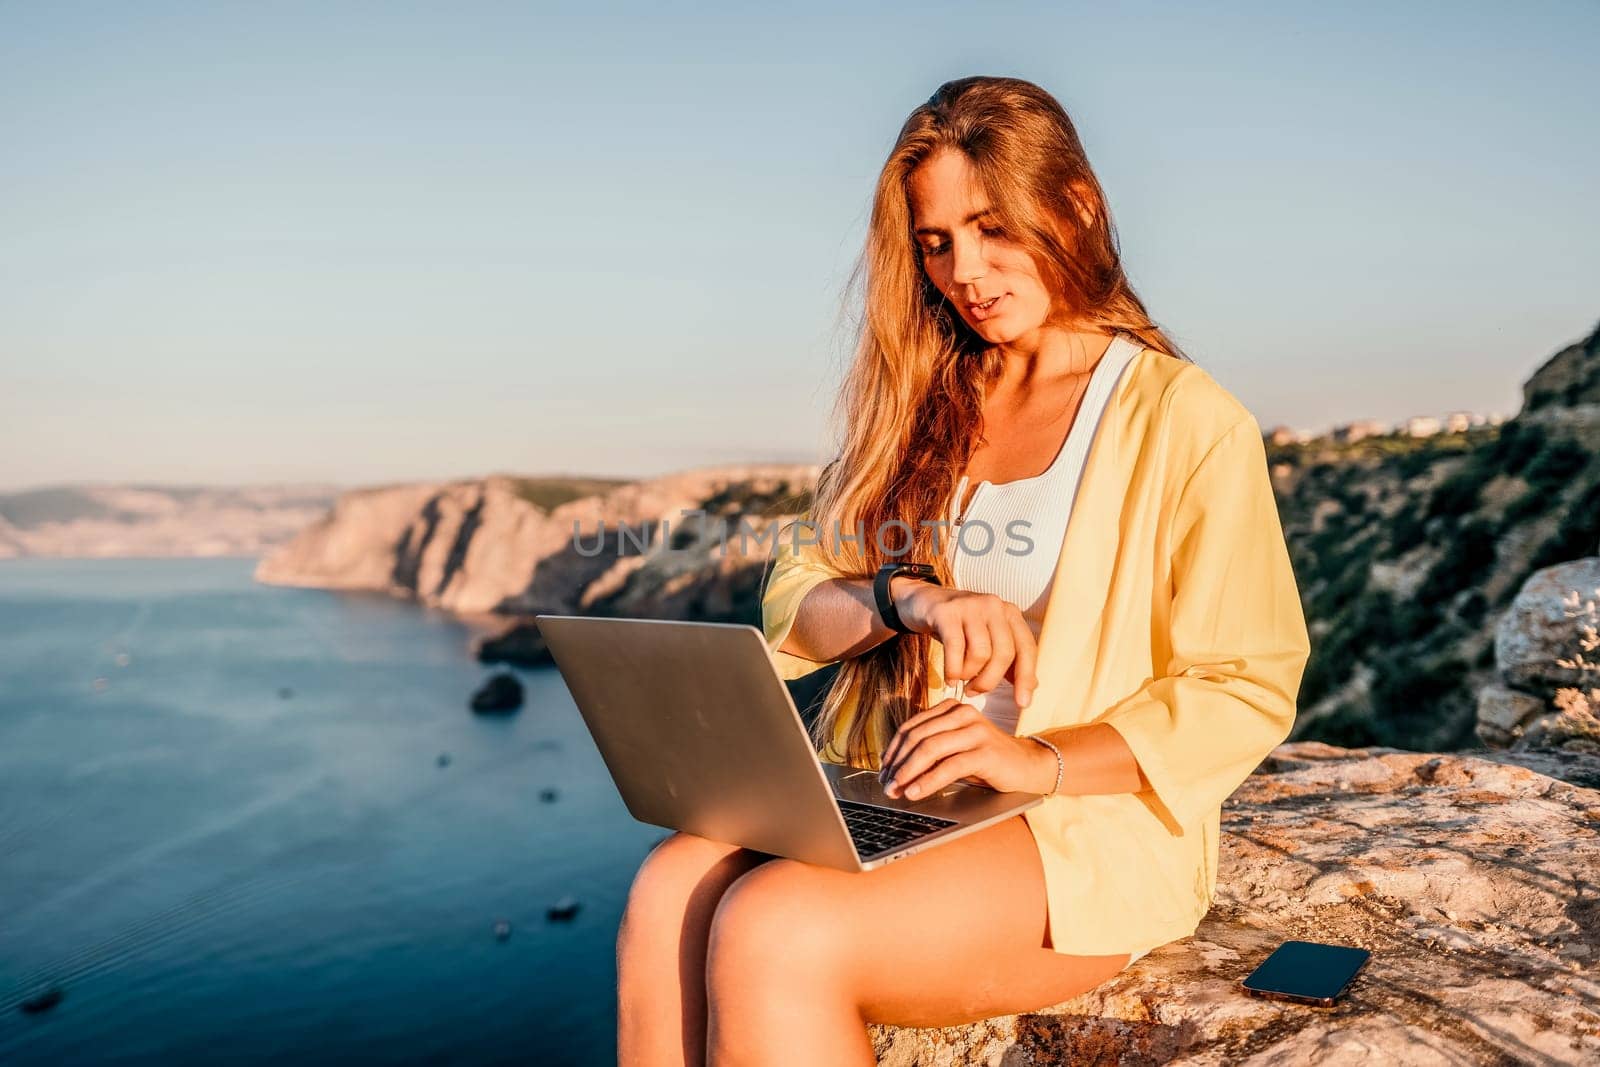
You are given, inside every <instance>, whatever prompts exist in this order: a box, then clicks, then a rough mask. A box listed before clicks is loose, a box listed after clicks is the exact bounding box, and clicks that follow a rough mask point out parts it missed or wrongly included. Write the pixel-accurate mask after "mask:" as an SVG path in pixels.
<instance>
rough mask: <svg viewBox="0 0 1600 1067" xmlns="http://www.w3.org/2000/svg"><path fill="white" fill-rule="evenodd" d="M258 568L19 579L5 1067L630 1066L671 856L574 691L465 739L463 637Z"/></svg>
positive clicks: (6, 887) (0, 578)
mask: <svg viewBox="0 0 1600 1067" xmlns="http://www.w3.org/2000/svg"><path fill="white" fill-rule="evenodd" d="M254 562H255V561H254V560H248V559H223V560H105V561H101V560H68V561H61V560H15V561H4V562H0V1062H3V1063H6V1064H30V1063H61V1062H89V1063H102V1062H116V1063H163V1064H165V1063H172V1062H229V1063H251V1062H265V1061H269V1060H270V1061H279V1060H282V1059H284V1058H285V1057H295V1058H296V1059H300V1060H305V1059H310V1060H314V1061H318V1062H322V1061H330V1062H331V1061H335V1060H337V1061H340V1062H395V1061H404V1062H427V1063H541V1064H543V1063H550V1064H562V1063H608V1062H609V1063H614V1062H615V1055H616V1052H615V1047H616V1046H615V1012H616V1000H615V996H616V994H615V981H616V970H615V967H616V964H615V956H614V949H615V937H616V929H617V923H618V920H619V919H620V917H621V914H622V906H623V902H624V900H625V898H626V894H627V889H628V886H629V884H630V882H631V880H632V877H633V873H634V871H635V870H636V869H637V868H638V865H639V862H640V861H641V860H642V859H643V858H644V855H645V853H646V852H647V851H648V850H649V848H650V846H651V844H653V843H654V842H655V841H656V840H658V839H659V838H660V837H661V836H663V834H664V833H665V831H663V830H661V829H659V828H656V827H652V826H646V825H643V824H641V823H637V822H635V821H634V820H633V819H632V818H631V817H630V816H629V815H628V813H627V810H626V809H625V808H624V807H623V805H622V801H621V799H620V798H619V797H618V796H617V793H616V789H615V787H614V786H613V785H612V783H611V779H610V777H609V776H608V775H607V773H606V770H605V766H604V764H603V763H602V762H601V759H600V757H599V754H598V753H597V752H596V750H595V748H594V745H593V742H592V741H591V739H590V737H589V733H588V731H587V729H586V728H585V727H584V725H583V721H582V719H581V718H580V717H579V715H578V713H577V710H576V709H575V708H574V706H573V704H572V701H571V698H570V697H569V696H568V694H567V690H566V687H565V685H564V684H563V683H562V681H561V678H560V675H559V674H558V673H557V672H556V671H555V670H554V669H549V670H543V671H527V672H522V674H521V678H522V680H523V683H524V685H525V687H526V689H527V694H528V699H527V703H526V704H525V705H524V707H523V708H522V710H521V711H520V712H519V713H518V714H517V715H515V716H513V717H509V718H504V719H485V718H480V717H478V716H474V715H473V714H471V713H470V712H469V711H468V710H467V698H468V697H469V695H470V694H471V692H472V690H473V689H474V688H475V687H476V686H477V685H478V684H479V683H480V682H481V681H482V679H483V678H484V677H486V676H487V674H488V673H489V671H488V669H487V668H485V667H483V666H482V665H480V664H478V663H476V662H475V661H474V660H473V659H472V655H471V649H470V643H471V639H472V637H473V632H472V631H471V630H469V629H468V628H467V627H466V626H464V625H463V624H462V623H460V622H459V621H456V620H454V619H453V618H451V617H450V616H448V615H444V614H442V613H437V612H431V611H426V610H423V609H420V608H417V607H415V606H414V605H409V604H406V603H404V602H402V601H398V600H392V599H389V598H387V597H383V596H376V595H352V594H336V593H328V592H322V591H315V590H292V589H276V588H269V587H264V586H258V585H256V584H255V583H254V582H253V581H252V580H251V577H250V574H251V571H252V569H253V567H254ZM121 657H126V658H125V660H123V659H122V658H121ZM119 663H121V664H122V665H119ZM97 678H98V679H104V681H103V682H102V683H99V685H98V686H97V683H96V679H97ZM281 687H287V688H288V689H290V690H292V695H290V696H288V697H287V698H285V697H283V696H281V695H280V692H279V690H280V688H281ZM442 753H448V754H449V757H450V761H449V763H448V765H447V766H443V767H441V766H439V765H438V760H439V756H440V755H441V754H442ZM545 787H553V788H555V789H556V790H558V792H559V795H558V799H557V800H556V801H555V802H553V803H544V802H541V801H540V799H539V791H540V790H541V789H543V788H545ZM568 894H570V895H572V896H574V897H576V898H577V899H578V900H579V901H580V902H581V905H582V906H581V909H580V910H579V912H578V914H577V916H576V917H575V918H574V919H573V920H571V921H570V922H566V923H560V922H547V921H546V919H545V908H546V907H547V906H548V905H550V904H552V903H554V902H555V901H556V900H558V899H560V898H561V897H563V896H565V895H568ZM501 919H505V920H509V921H510V923H511V924H512V933H511V936H510V937H509V939H507V940H505V941H500V940H497V939H496V937H495V935H494V924H495V923H496V921H497V920H501ZM53 984H54V985H59V986H60V987H61V988H62V989H63V990H64V991H65V993H66V997H65V999H64V1000H63V1001H62V1002H61V1003H60V1004H59V1005H58V1006H57V1007H55V1008H54V1009H53V1010H51V1011H49V1012H46V1013H44V1014H41V1015H25V1014H23V1013H22V1012H21V1011H20V1009H19V1005H20V1002H21V1001H22V1000H23V999H25V998H27V997H28V996H31V995H33V994H35V993H37V992H38V991H39V990H41V989H43V988H47V987H48V986H50V985H53Z"/></svg>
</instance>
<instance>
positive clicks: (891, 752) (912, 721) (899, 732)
mask: <svg viewBox="0 0 1600 1067" xmlns="http://www.w3.org/2000/svg"><path fill="white" fill-rule="evenodd" d="M959 703H960V701H958V700H957V699H956V698H955V697H945V698H944V699H943V700H941V701H939V702H938V703H937V704H929V705H928V706H927V707H926V708H923V709H922V710H921V711H919V712H917V713H916V714H915V715H913V716H911V718H909V719H907V720H906V721H905V722H903V723H901V724H900V725H899V727H897V728H896V729H895V732H894V736H893V737H891V738H889V743H888V744H887V745H885V746H884V747H883V755H882V756H881V757H880V758H879V761H878V766H879V768H880V769H882V768H884V767H887V766H888V765H889V761H890V760H891V759H893V758H895V757H896V756H898V755H899V754H900V752H901V750H902V749H903V748H904V747H905V736H906V731H907V730H911V729H914V728H916V727H918V726H920V725H922V724H923V723H925V722H927V721H928V720H929V719H933V718H937V717H938V716H940V715H943V714H944V713H945V712H947V711H949V710H950V709H951V708H953V707H955V706H956V705H957V704H959Z"/></svg>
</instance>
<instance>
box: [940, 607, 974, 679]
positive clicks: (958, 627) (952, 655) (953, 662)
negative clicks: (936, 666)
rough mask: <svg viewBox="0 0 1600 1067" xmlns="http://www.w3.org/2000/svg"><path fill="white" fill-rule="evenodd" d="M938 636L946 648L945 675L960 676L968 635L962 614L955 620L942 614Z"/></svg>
mask: <svg viewBox="0 0 1600 1067" xmlns="http://www.w3.org/2000/svg"><path fill="white" fill-rule="evenodd" d="M938 637H939V645H940V647H942V648H943V649H944V676H945V677H946V678H949V677H951V676H952V675H956V676H957V677H959V673H958V672H959V671H960V670H961V665H962V663H963V661H964V660H965V658H966V654H967V636H966V633H965V632H964V630H963V628H962V624H961V618H960V616H959V615H957V616H956V617H955V618H954V620H953V621H952V620H951V619H950V617H949V616H941V617H940V621H939V634H938Z"/></svg>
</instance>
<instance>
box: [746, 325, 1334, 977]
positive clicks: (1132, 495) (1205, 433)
mask: <svg viewBox="0 0 1600 1067" xmlns="http://www.w3.org/2000/svg"><path fill="white" fill-rule="evenodd" d="M813 536H814V535H813ZM838 577H845V575H842V574H840V573H839V572H837V571H834V570H833V569H832V568H831V567H830V566H829V565H828V564H827V563H826V562H825V560H824V559H823V557H822V555H821V553H820V550H819V549H818V548H817V547H816V546H814V545H806V544H801V545H800V546H799V551H798V553H797V552H796V551H795V545H794V538H793V537H792V531H791V530H785V536H784V537H782V538H780V539H779V541H778V543H777V545H776V547H775V559H774V562H773V564H772V569H771V572H770V574H769V575H768V578H767V584H766V589H765V593H764V594H763V597H762V603H761V610H762V628H763V630H764V631H765V634H766V638H767V645H768V647H769V649H772V650H774V651H773V659H774V661H775V663H776V665H777V668H778V673H779V674H780V675H781V676H782V677H783V678H785V679H793V678H799V677H801V676H803V675H806V674H809V673H811V672H812V671H815V670H818V669H820V668H822V667H824V666H827V663H826V662H823V661H816V660H808V659H805V658H803V657H801V656H796V655H793V654H790V653H787V652H778V651H776V649H777V648H778V646H779V645H781V644H782V643H783V642H784V641H785V640H786V639H787V638H788V636H789V631H790V629H791V628H792V627H793V625H794V620H795V614H796V612H797V610H798V609H799V606H800V602H801V600H802V599H804V597H805V595H806V594H807V593H808V592H810V591H811V589H812V588H813V587H815V586H816V585H817V584H818V583H820V582H824V581H827V580H828V579H830V578H838ZM856 577H861V576H856ZM929 648H930V656H929V665H928V666H929V678H930V688H929V693H928V703H930V704H931V703H934V702H936V701H937V700H938V699H940V696H941V695H942V692H943V690H944V678H943V674H942V661H943V654H942V646H941V645H940V644H939V642H937V641H932V642H929ZM1310 651H1311V645H1310V638H1309V635H1308V633H1307V630H1306V623H1305V616H1304V614H1303V612H1302V609H1301V605H1300V594H1299V591H1298V589H1297V587H1296V585H1295V576H1294V571H1293V569H1292V567H1291V565H1290V561H1289V553H1288V547H1287V545H1286V544H1285V542H1284V536H1283V528H1282V526H1281V524H1280V521H1279V517H1278V507H1277V501H1276V499H1275V497H1274V495H1273V491H1272V483H1271V481H1270V478H1269V475H1268V471H1267V463H1266V449H1265V445H1264V443H1263V441H1262V437H1261V430H1260V427H1259V426H1258V424H1257V423H1256V420H1255V417H1254V416H1252V415H1251V414H1250V412H1249V410H1248V409H1247V408H1245V407H1244V405H1242V404H1241V403H1240V402H1239V401H1238V400H1237V399H1235V398H1234V397H1233V396H1232V395H1231V394H1230V393H1228V392H1227V390H1225V389H1223V388H1222V386H1221V385H1219V384H1217V382H1216V381H1215V380H1214V379H1212V377H1211V376H1210V375H1209V374H1207V373H1206V372H1205V371H1204V370H1203V369H1202V368H1200V367H1199V366H1198V365H1196V364H1193V363H1189V362H1187V361H1184V360H1178V359H1174V358H1172V357H1171V356H1167V355H1165V354H1163V353H1161V352H1158V351H1156V350H1154V349H1145V350H1144V351H1142V352H1140V353H1139V354H1138V355H1137V356H1135V357H1134V358H1133V361H1132V362H1131V363H1130V364H1129V366H1128V369H1127V371H1126V372H1125V373H1124V374H1123V376H1122V378H1121V380H1120V381H1119V382H1118V388H1117V390H1116V392H1115V393H1114V394H1113V396H1112V397H1111V400H1110V401H1109V403H1108V405H1107V407H1106V411H1105V414H1104V417H1103V418H1102V420H1101V422H1100V426H1099V429H1098V430H1097V432H1096V434H1095V437H1094V440H1093V443H1092V444H1091V446H1090V451H1089V456H1088V459H1087V461H1086V464H1085V467H1084V470H1083V475H1082V479H1081V482H1080V484H1079V487H1078V496H1077V499H1076V502H1075V503H1074V505H1073V511H1072V515H1071V517H1070V520H1069V522H1068V524H1067V530H1066V535H1065V537H1064V540H1063V543H1062V548H1061V554H1060V558H1059V561H1058V563H1057V565H1056V571H1055V581H1054V585H1053V587H1052V589H1051V592H1050V596H1049V598H1048V600H1047V603H1046V608H1045V616H1044V622H1043V624H1042V629H1041V631H1040V634H1039V659H1038V663H1037V673H1038V679H1039V685H1038V688H1037V690H1036V691H1035V694H1034V697H1033V700H1032V702H1031V703H1030V704H1029V705H1028V707H1026V708H1024V709H1022V711H1021V714H1020V716H1019V718H1018V720H1017V726H1016V732H1017V734H1018V736H1021V735H1023V734H1028V733H1035V732H1039V731H1043V730H1052V729H1056V728H1058V727H1063V726H1071V725H1076V724H1081V723H1091V722H1105V723H1109V724H1110V725H1111V726H1112V727H1113V728H1115V729H1116V730H1117V732H1118V733H1119V734H1121V736H1122V737H1123V738H1124V739H1125V740H1126V741H1127V743H1128V747H1129V748H1130V749H1132V751H1133V754H1134V756H1135V758H1137V759H1138V761H1139V766H1140V768H1141V769H1142V770H1143V771H1144V775H1145V777H1146V778H1147V779H1148V780H1149V782H1150V784H1151V788H1150V789H1148V790H1146V791H1144V792H1141V793H1123V794H1110V795H1096V796H1071V795H1066V794H1062V795H1057V796H1052V797H1048V798H1046V800H1045V801H1044V802H1043V803H1042V804H1039V805H1036V806H1035V807H1033V808H1031V809H1029V810H1028V811H1026V812H1024V813H1023V818H1024V819H1026V820H1027V822H1028V825H1029V827H1030V828H1031V829H1032V831H1033V837H1034V842H1035V844H1036V845H1037V846H1038V848H1039V858H1040V861H1041V864H1042V866H1043V869H1044V881H1045V895H1046V900H1047V905H1048V929H1049V936H1050V947H1051V948H1053V949H1054V950H1055V951H1057V952H1061V953H1070V954H1078V955H1111V954H1116V953H1121V952H1134V951H1139V950H1144V949H1149V948H1153V947H1155V946H1156V945H1161V944H1165V943H1166V942H1168V941H1172V940H1175V939H1177V938H1180V937H1185V936H1187V935H1188V934H1191V933H1193V932H1194V929H1195V927H1196V926H1197V925H1198V924H1199V922H1200V919H1201V917H1202V916H1203V915H1204V914H1205V912H1206V909H1207V908H1209V907H1210V904H1211V898H1212V894H1213V892H1214V891H1215V888H1216V876H1217V838H1218V834H1219V823H1220V817H1221V807H1222V802H1223V801H1224V800H1225V799H1226V798H1227V796H1228V794H1230V793H1232V792H1233V791H1234V789H1236V788H1237V787H1238V786H1239V784H1240V783H1241V782H1242V781H1244V779H1245V778H1246V776H1248V775H1249V773H1250V772H1251V771H1252V770H1253V769H1254V768H1255V767H1256V765H1257V764H1258V763H1260V762H1261V760H1262V759H1263V758H1265V757H1266V755H1267V754H1268V753H1269V752H1270V751H1271V750H1272V749H1273V747H1274V746H1276V745H1278V744H1279V743H1280V742H1282V741H1283V740H1284V738H1286V737H1287V736H1288V734H1289V729H1290V727H1291V726H1292V725H1293V723H1294V716H1295V701H1296V697H1297V695H1298V693H1299V688H1300V679H1301V675H1302V674H1303V672H1304V669H1305V664H1306V660H1307V658H1308V657H1309V655H1310ZM856 707H857V705H856V701H855V695H854V694H850V695H848V696H847V698H846V706H845V709H844V713H843V714H842V715H841V716H840V720H839V725H838V728H837V730H836V732H835V734H834V737H833V739H832V741H831V742H830V744H829V745H828V746H826V748H825V750H824V751H823V753H822V758H823V759H826V760H828V761H830V762H834V763H842V762H844V757H843V745H844V738H845V730H846V729H847V728H848V725H849V723H850V721H851V716H853V714H854V713H855V710H856ZM871 743H872V751H873V752H874V754H875V755H876V754H877V753H881V752H882V750H883V746H884V745H886V744H887V743H888V737H887V736H885V735H883V734H882V733H881V732H875V736H873V737H872V739H871ZM1062 788H1063V789H1066V788H1068V786H1067V785H1066V784H1065V783H1063V786H1062Z"/></svg>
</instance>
